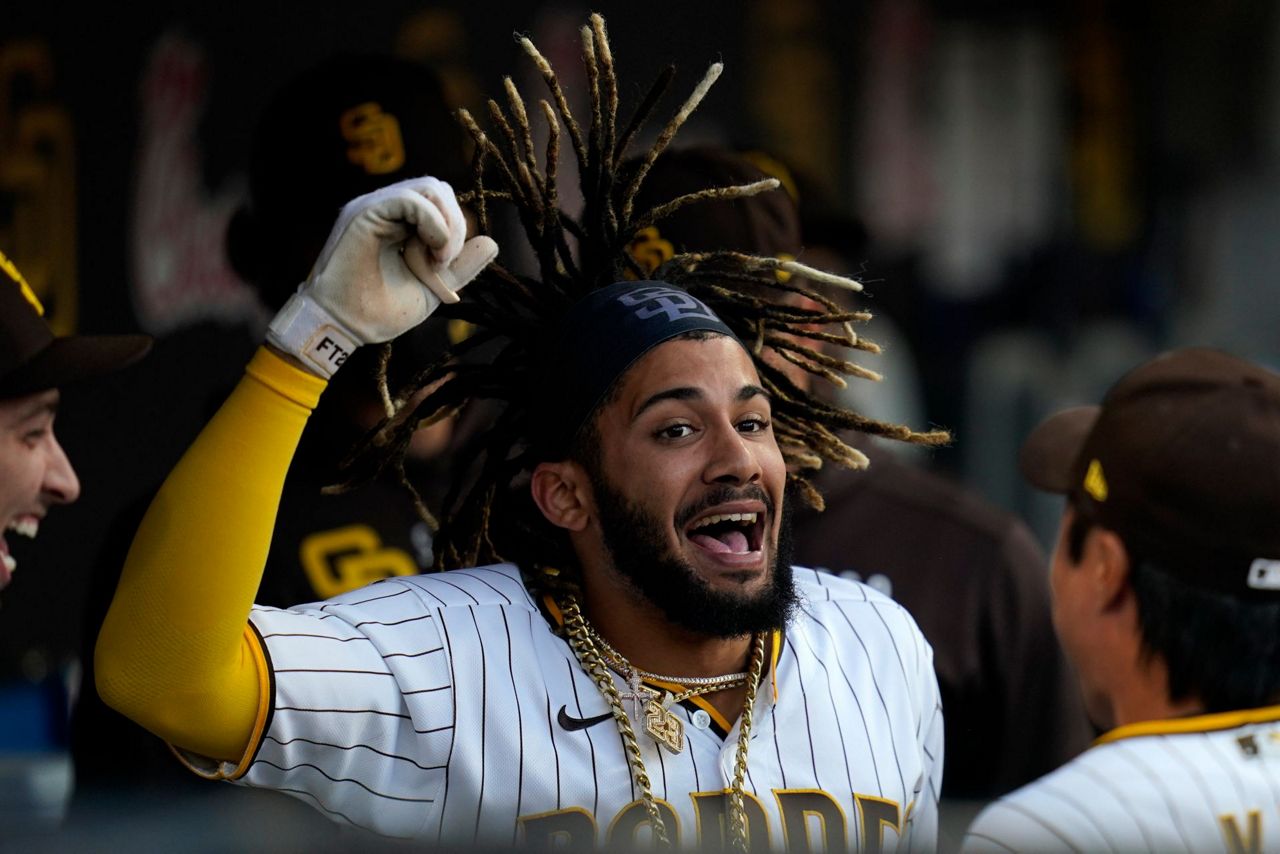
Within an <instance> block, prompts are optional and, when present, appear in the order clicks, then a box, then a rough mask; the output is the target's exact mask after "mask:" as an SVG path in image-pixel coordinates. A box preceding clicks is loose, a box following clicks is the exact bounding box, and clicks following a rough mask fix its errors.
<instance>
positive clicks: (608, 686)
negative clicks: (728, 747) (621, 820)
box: [560, 595, 764, 852]
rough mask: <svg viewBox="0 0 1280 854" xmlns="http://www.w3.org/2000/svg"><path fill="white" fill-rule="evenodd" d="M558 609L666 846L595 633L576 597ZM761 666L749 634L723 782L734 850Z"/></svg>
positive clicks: (743, 835)
mask: <svg viewBox="0 0 1280 854" xmlns="http://www.w3.org/2000/svg"><path fill="white" fill-rule="evenodd" d="M560 611H561V613H563V614H564V627H565V634H566V635H567V636H568V640H569V647H570V649H572V650H573V653H574V655H575V656H577V658H578V663H580V664H581V665H582V669H583V670H585V671H586V672H587V675H589V676H590V677H591V678H592V680H593V681H594V682H595V683H596V686H597V687H598V688H599V689H600V693H601V694H603V695H604V698H605V700H606V701H607V702H608V703H609V710H610V711H611V712H612V713H613V719H614V721H616V722H617V724H618V731H619V733H621V735H622V744H623V749H624V751H625V752H626V755H627V764H628V765H629V766H630V767H631V775H632V777H633V778H634V779H635V781H636V786H638V787H639V789H640V792H641V795H642V796H643V800H644V808H645V811H646V812H647V813H648V814H649V825H650V827H652V829H653V837H654V840H655V841H656V842H657V843H658V845H660V846H662V847H664V848H670V847H671V838H670V837H669V836H667V825H666V822H665V821H663V819H662V814H661V813H660V812H659V811H658V804H657V802H656V801H655V800H654V797H653V786H652V784H651V783H650V782H649V774H648V772H647V771H646V770H645V767H644V757H643V755H642V754H641V752H640V743H639V741H638V740H637V739H636V733H635V730H634V729H633V728H632V726H631V718H630V717H628V715H627V710H626V709H625V708H624V707H623V705H622V696H621V695H620V694H619V693H618V687H617V686H616V685H615V684H614V682H613V675H612V674H611V673H610V671H609V668H608V666H607V665H606V663H605V661H604V658H603V656H602V655H601V653H600V650H599V648H598V647H597V646H596V643H595V641H594V639H593V637H592V636H593V635H594V634H595V633H594V632H593V631H592V630H591V628H590V626H589V625H588V624H587V620H586V617H584V616H583V615H582V609H581V608H580V607H579V606H578V600H577V598H576V597H574V596H572V595H570V596H566V597H565V600H564V601H563V602H562V603H560ZM763 670H764V633H763V632H762V633H759V634H757V635H756V636H755V640H754V642H753V643H752V647H751V664H750V666H749V667H748V668H747V681H746V685H747V698H746V702H745V703H744V704H743V707H742V717H741V719H740V721H739V724H738V748H737V753H736V756H735V758H734V766H733V780H732V782H731V783H730V785H729V844H730V845H731V846H732V847H733V849H734V850H735V851H741V852H746V851H747V849H748V845H749V837H748V835H747V811H746V801H745V798H744V795H743V791H742V784H743V782H744V781H745V780H746V777H747V745H748V742H749V741H750V738H751V711H752V708H753V707H754V706H755V701H756V694H757V689H758V688H759V687H760V674H761V673H762V671H763Z"/></svg>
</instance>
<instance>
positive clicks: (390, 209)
mask: <svg viewBox="0 0 1280 854" xmlns="http://www.w3.org/2000/svg"><path fill="white" fill-rule="evenodd" d="M384 192H385V191H384ZM378 207H379V210H378V213H380V214H381V216H382V218H383V219H385V220H387V221H389V222H391V223H393V224H395V225H398V226H400V227H401V228H404V227H405V226H406V225H408V226H409V234H414V233H416V234H417V236H418V239H419V240H421V241H422V243H424V244H425V245H426V248H428V249H429V250H431V252H432V253H433V254H435V255H436V256H437V257H439V256H440V255H441V254H443V253H444V251H445V247H446V246H447V245H448V243H449V239H450V236H451V235H450V234H449V232H450V229H449V224H448V223H447V222H446V221H445V218H444V213H443V212H442V211H441V210H440V208H439V206H437V205H436V204H435V202H433V201H432V200H430V199H428V198H427V197H426V196H423V195H422V193H420V192H418V191H417V190H415V189H414V188H412V187H402V186H399V185H397V186H396V188H395V189H394V190H393V191H391V192H389V193H387V196H386V197H385V198H384V199H383V200H381V203H380V204H379V206H378ZM401 233H402V234H403V232H401Z"/></svg>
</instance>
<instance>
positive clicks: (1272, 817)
mask: <svg viewBox="0 0 1280 854" xmlns="http://www.w3.org/2000/svg"><path fill="white" fill-rule="evenodd" d="M1278 785H1280V725H1277V724H1276V723H1253V724H1247V725H1244V726H1237V727H1232V728H1229V729H1220V730H1215V731H1207V732H1185V733H1170V734H1151V735H1141V736H1133V737H1129V738H1124V739H1121V740H1118V741H1113V742H1109V743H1105V744H1100V745H1097V746H1095V747H1093V748H1090V749H1089V750H1088V751H1086V752H1085V753H1083V754H1082V755H1080V756H1079V757H1077V758H1076V759H1074V760H1073V761H1071V762H1069V763H1067V764H1066V765H1064V766H1063V767H1061V768H1059V769H1058V770H1057V771H1054V772H1053V773H1052V774H1049V775H1047V776H1045V777H1042V778H1041V779H1039V780H1037V781H1035V782H1034V783H1031V784H1030V785H1028V786H1025V787H1023V788H1021V789H1019V790H1018V791H1016V792H1014V793H1013V794H1011V795H1009V796H1007V797H1005V798H1002V799H1001V800H999V801H997V802H996V803H995V804H992V805H991V806H989V807H987V809H985V810H984V811H983V812H982V813H981V814H980V815H979V816H978V818H977V819H976V820H975V821H974V823H973V825H972V826H971V827H970V828H969V833H968V835H967V836H966V837H965V840H964V847H963V850H964V851H966V852H987V851H995V852H998V851H1161V852H1164V851H1170V852H1176V851H1188V852H1190V851H1194V852H1202V851H1229V852H1230V851H1242V852H1243V851H1249V850H1257V851H1277V850H1280V798H1277V788H1278ZM1251 813H1257V819H1256V820H1255V819H1251V818H1250V814H1251ZM1254 821H1256V822H1257V824H1256V829H1257V830H1258V831H1260V833H1259V835H1258V836H1257V837H1256V838H1255V837H1253V836H1252V831H1253V829H1254V827H1255V825H1254V824H1253V822H1254ZM1233 832H1234V834H1236V835H1235V836H1234V840H1235V842H1236V843H1238V847H1237V846H1236V845H1235V844H1233V843H1232V839H1233V836H1232V834H1233ZM1254 842H1256V843H1257V846H1258V847H1256V848H1254V847H1252V843H1254Z"/></svg>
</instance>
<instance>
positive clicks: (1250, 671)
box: [1066, 501, 1280, 713]
mask: <svg viewBox="0 0 1280 854" xmlns="http://www.w3.org/2000/svg"><path fill="white" fill-rule="evenodd" d="M1071 504H1072V508H1073V510H1074V513H1073V519H1072V521H1071V523H1070V525H1069V526H1068V528H1067V532H1066V545H1067V554H1068V556H1069V557H1070V558H1071V562H1072V563H1073V564H1078V563H1079V562H1080V559H1081V557H1082V556H1083V554H1084V542H1085V538H1086V537H1087V536H1088V534H1089V531H1090V530H1091V529H1092V528H1093V527H1094V525H1095V522H1094V521H1093V519H1092V518H1090V517H1089V515H1088V514H1087V513H1085V512H1081V511H1080V509H1079V508H1078V507H1077V504H1078V502H1075V501H1073V502H1071ZM1117 536H1120V540H1121V542H1122V543H1123V542H1124V537H1123V536H1121V535H1120V534H1118V533H1117ZM1124 546H1125V551H1126V552H1127V553H1128V555H1129V585H1130V586H1131V587H1132V588H1133V592H1134V596H1135V597H1136V599H1137V603H1138V623H1139V626H1140V628H1141V632H1142V645H1143V648H1144V650H1145V651H1146V653H1147V654H1148V655H1156V656H1159V657H1160V658H1161V659H1162V660H1163V661H1164V663H1165V665H1166V666H1167V668H1168V672H1169V699H1170V700H1173V701H1176V702H1180V701H1183V700H1189V699H1197V700H1199V701H1200V702H1201V703H1202V704H1203V705H1204V711H1205V712H1206V713H1215V712H1229V711H1235V710H1239V709H1252V708H1257V707H1260V706H1267V705H1272V704H1275V703H1280V600H1277V601H1272V602H1266V601H1262V602H1259V601H1250V600H1245V599H1240V598H1238V597H1235V596H1232V595H1231V594H1229V593H1223V592H1218V591H1214V590H1205V589H1203V588H1200V587H1195V586H1192V585H1191V584H1188V583H1187V582H1185V581H1183V580H1181V579H1180V578H1178V577H1177V576H1176V575H1175V574H1174V573H1173V572H1171V571H1170V570H1169V569H1168V568H1166V567H1163V566H1161V565H1159V564H1158V563H1156V562H1154V561H1151V560H1149V559H1147V558H1144V557H1143V556H1142V555H1141V554H1139V553H1137V552H1135V551H1134V550H1133V549H1131V548H1130V547H1129V544H1128V543H1124Z"/></svg>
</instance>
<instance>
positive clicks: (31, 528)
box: [5, 519, 40, 540]
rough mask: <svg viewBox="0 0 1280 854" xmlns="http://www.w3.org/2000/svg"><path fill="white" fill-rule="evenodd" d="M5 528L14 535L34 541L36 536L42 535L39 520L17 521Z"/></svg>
mask: <svg viewBox="0 0 1280 854" xmlns="http://www.w3.org/2000/svg"><path fill="white" fill-rule="evenodd" d="M5 528H6V529H8V530H10V531H13V532H14V533H16V534H18V535H20V536H23V537H26V538H28V539H31V540H34V539H35V537H36V534H38V533H40V521H39V520H38V519H15V520H13V521H12V522H10V523H9V524H8V525H5Z"/></svg>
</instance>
